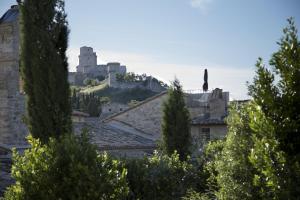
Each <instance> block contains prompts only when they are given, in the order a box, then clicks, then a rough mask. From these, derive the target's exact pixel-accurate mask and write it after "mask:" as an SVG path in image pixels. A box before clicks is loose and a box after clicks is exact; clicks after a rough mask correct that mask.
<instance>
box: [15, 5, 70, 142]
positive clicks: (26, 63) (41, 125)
mask: <svg viewBox="0 0 300 200" xmlns="http://www.w3.org/2000/svg"><path fill="white" fill-rule="evenodd" d="M19 7H20V11H21V42H22V43H21V71H22V76H23V79H24V91H25V93H26V95H27V111H28V123H29V124H28V126H29V131H30V133H31V134H32V135H33V137H36V138H39V139H40V140H41V141H42V142H47V141H48V139H49V137H58V136H59V135H61V134H68V133H71V117H70V116H71V115H70V114H71V107H70V99H69V96H70V94H69V93H70V91H69V84H68V62H67V57H66V50H67V46H68V33H69V30H68V27H67V25H68V24H67V21H66V14H65V11H64V1H63V0H42V1H41V0H23V1H19Z"/></svg>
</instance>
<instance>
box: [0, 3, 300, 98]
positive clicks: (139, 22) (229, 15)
mask: <svg viewBox="0 0 300 200" xmlns="http://www.w3.org/2000/svg"><path fill="white" fill-rule="evenodd" d="M65 2H66V12H67V14H68V21H69V29H70V35H69V49H68V57H69V70H70V71H75V69H76V66H77V65H78V55H79V48H80V47H81V46H90V47H93V48H94V51H96V52H97V56H98V63H99V64H103V63H107V62H120V63H121V64H123V65H126V66H127V71H131V72H135V73H139V74H141V73H146V74H148V75H152V76H154V77H157V78H159V79H160V80H163V81H165V82H166V83H170V81H172V80H173V79H174V78H175V77H177V78H178V79H179V80H180V81H181V83H182V85H183V88H184V90H201V88H202V84H203V75H204V69H207V70H208V85H209V89H210V90H212V89H214V88H216V87H219V88H222V89H223V90H224V91H229V92H230V98H231V99H247V98H249V96H248V95H247V85H246V82H247V81H249V82H252V80H253V77H254V75H255V63H256V60H257V58H258V57H262V58H263V59H264V61H265V63H266V64H268V61H269V59H270V56H271V54H272V53H273V52H275V51H276V50H277V49H278V45H277V44H276V42H277V41H278V40H279V39H280V37H281V36H282V29H283V28H284V27H285V26H286V25H287V22H286V19H287V18H289V17H291V16H292V17H294V18H295V20H296V26H297V27H298V28H300V1H299V0H263V1H262V0H226V1H225V0H151V1H148V0H84V1H83V0H81V1H80V0H76V1H75V0H66V1H65ZM12 4H15V0H0V15H2V14H4V12H5V11H6V10H7V9H8V8H9V7H10V5H12Z"/></svg>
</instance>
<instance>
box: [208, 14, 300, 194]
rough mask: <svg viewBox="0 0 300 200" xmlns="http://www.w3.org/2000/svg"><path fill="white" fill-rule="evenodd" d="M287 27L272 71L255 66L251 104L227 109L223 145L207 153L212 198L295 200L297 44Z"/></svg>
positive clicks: (299, 91)
mask: <svg viewBox="0 0 300 200" xmlns="http://www.w3.org/2000/svg"><path fill="white" fill-rule="evenodd" d="M288 23H289V24H288V26H287V27H286V28H285V29H284V31H283V32H284V36H283V38H282V39H281V40H280V41H279V42H278V44H279V50H278V51H277V52H275V53H274V54H273V55H272V58H271V60H270V66H271V69H269V68H267V67H266V66H265V65H264V64H263V62H262V59H259V60H258V62H257V65H256V67H257V71H256V76H255V78H254V82H253V83H252V84H251V85H249V94H250V95H251V96H252V97H253V100H252V101H251V102H249V103H247V104H245V105H235V106H233V107H232V108H231V110H230V115H229V117H228V119H227V121H228V124H229V132H228V135H227V137H226V139H225V140H224V141H218V142H212V143H211V144H210V145H209V146H208V147H207V149H206V150H207V151H206V154H207V159H208V161H207V164H206V169H207V170H208V172H209V174H210V178H209V179H208V180H209V186H210V188H211V192H210V195H211V197H212V198H217V199H299V196H300V187H299V185H300V151H299V144H300V139H299V138H300V132H299V131H300V127H299V126H300V43H299V40H298V38H297V30H296V28H295V26H294V22H293V19H289V20H288ZM275 77H276V78H277V80H278V81H275Z"/></svg>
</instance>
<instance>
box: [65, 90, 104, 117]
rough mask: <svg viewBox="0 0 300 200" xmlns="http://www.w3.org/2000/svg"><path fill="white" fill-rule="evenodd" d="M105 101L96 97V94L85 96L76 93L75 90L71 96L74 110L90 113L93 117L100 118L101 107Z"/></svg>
mask: <svg viewBox="0 0 300 200" xmlns="http://www.w3.org/2000/svg"><path fill="white" fill-rule="evenodd" d="M104 100H105V99H103V98H101V97H98V96H95V94H94V93H90V94H85V93H79V92H76V89H73V91H72V95H71V105H72V109H73V110H78V111H81V112H85V113H88V114H89V115H90V116H91V117H99V116H100V114H101V105H102V103H105V102H104Z"/></svg>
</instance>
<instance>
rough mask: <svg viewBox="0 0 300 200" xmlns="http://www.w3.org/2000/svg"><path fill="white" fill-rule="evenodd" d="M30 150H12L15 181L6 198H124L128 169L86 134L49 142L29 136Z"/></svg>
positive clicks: (16, 199) (14, 199)
mask: <svg viewBox="0 0 300 200" xmlns="http://www.w3.org/2000/svg"><path fill="white" fill-rule="evenodd" d="M28 141H29V143H30V144H31V149H28V150H26V151H25V153H24V155H19V154H18V153H17V152H16V151H15V150H14V152H13V166H12V176H13V178H14V179H15V180H16V183H15V184H14V185H12V186H10V187H9V188H8V190H7V191H6V193H5V197H4V198H5V199H7V200H9V199H13V200H19V199H22V200H23V199H45V200H47V199H51V200H53V199H121V198H124V197H125V196H126V195H127V193H128V187H127V183H126V173H127V171H126V169H125V168H124V167H123V166H122V165H121V164H120V162H119V161H117V160H112V159H111V158H109V157H108V155H107V154H99V153H98V152H97V151H96V147H95V146H94V145H91V144H90V143H89V138H88V136H87V134H85V133H84V134H82V135H81V136H73V135H68V136H64V137H62V138H60V139H59V140H54V139H51V140H50V141H49V144H48V145H42V144H41V143H40V141H39V140H37V139H33V138H32V137H28Z"/></svg>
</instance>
